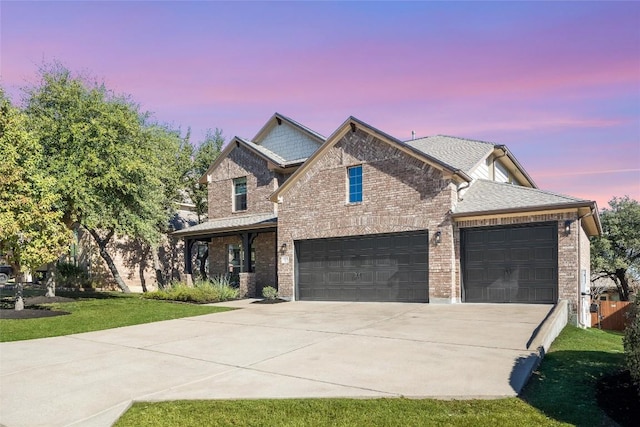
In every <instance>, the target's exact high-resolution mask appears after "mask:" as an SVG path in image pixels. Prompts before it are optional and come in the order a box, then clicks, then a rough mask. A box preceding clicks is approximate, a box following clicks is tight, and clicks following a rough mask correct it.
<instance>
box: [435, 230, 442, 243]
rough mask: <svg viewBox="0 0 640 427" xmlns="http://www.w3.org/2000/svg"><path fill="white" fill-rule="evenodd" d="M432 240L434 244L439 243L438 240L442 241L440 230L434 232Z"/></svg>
mask: <svg viewBox="0 0 640 427" xmlns="http://www.w3.org/2000/svg"><path fill="white" fill-rule="evenodd" d="M434 241H435V242H436V245H439V244H440V242H441V241H442V232H441V231H436V234H435V236H434Z"/></svg>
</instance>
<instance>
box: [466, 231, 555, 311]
mask: <svg viewBox="0 0 640 427" xmlns="http://www.w3.org/2000/svg"><path fill="white" fill-rule="evenodd" d="M461 233H462V234H461V240H462V245H463V259H462V269H463V292H464V301H465V302H519V303H540V304H548V303H554V302H556V301H557V300H558V226H557V224H556V223H546V224H532V225H527V226H509V227H484V228H468V229H463V230H462V232H461Z"/></svg>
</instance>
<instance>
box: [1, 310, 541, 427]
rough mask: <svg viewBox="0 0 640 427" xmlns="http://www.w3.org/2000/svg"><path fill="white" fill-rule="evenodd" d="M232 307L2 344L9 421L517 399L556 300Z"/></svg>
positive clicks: (92, 422) (57, 422) (55, 422)
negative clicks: (282, 405) (208, 403)
mask: <svg viewBox="0 0 640 427" xmlns="http://www.w3.org/2000/svg"><path fill="white" fill-rule="evenodd" d="M226 305H231V306H233V305H235V306H238V307H241V308H242V309H240V310H234V311H230V312H224V313H217V314H210V315H204V316H198V317H191V318H185V319H178V320H170V321H164V322H157V323H150V324H146V325H138V326H129V327H124V328H118V329H111V330H106V331H98V332H90V333H84V334H77V335H70V336H66V337H58V338H45V339H38V340H30V341H19V342H13V343H2V344H0V423H1V424H3V425H5V426H9V427H18V426H31V427H34V426H65V425H78V426H79V425H82V426H109V425H111V424H112V423H113V422H114V421H115V420H116V419H117V418H118V417H119V416H120V415H121V414H122V413H123V412H124V411H125V410H126V409H127V408H128V406H129V405H130V403H131V402H132V401H134V400H152V401H155V400H173V399H228V398H292V397H396V396H408V397H437V398H449V397H455V398H464V399H466V398H476V397H479V398H495V397H502V396H515V395H516V394H517V393H518V392H519V391H520V389H521V388H522V386H523V385H524V383H525V382H526V379H527V378H528V376H529V374H530V372H531V370H532V368H533V367H534V365H535V364H536V363H537V355H538V353H537V349H536V348H535V342H539V338H540V337H538V338H536V340H534V345H531V344H532V343H531V341H532V336H533V335H535V331H536V330H537V328H538V327H539V325H540V324H541V322H542V321H543V319H545V317H546V316H547V314H548V313H549V311H550V310H551V308H552V307H551V306H548V305H516V304H504V305H489V304H456V305H435V304H394V303H320V302H318V303H311V302H307V303H304V302H291V303H281V304H271V305H264V304H249V303H248V302H247V301H238V302H234V303H231V304H226ZM542 330H545V328H542Z"/></svg>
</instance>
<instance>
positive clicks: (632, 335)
mask: <svg viewBox="0 0 640 427" xmlns="http://www.w3.org/2000/svg"><path fill="white" fill-rule="evenodd" d="M624 352H625V355H626V357H625V359H626V362H627V368H628V369H629V372H630V373H631V378H633V381H634V382H635V384H636V385H638V393H640V295H636V298H635V301H634V302H633V304H632V305H631V307H630V310H629V325H628V326H627V328H626V329H625V331H624Z"/></svg>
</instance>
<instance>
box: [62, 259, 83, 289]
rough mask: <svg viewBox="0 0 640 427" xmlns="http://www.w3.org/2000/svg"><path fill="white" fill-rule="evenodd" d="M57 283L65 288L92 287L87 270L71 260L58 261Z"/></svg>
mask: <svg viewBox="0 0 640 427" xmlns="http://www.w3.org/2000/svg"><path fill="white" fill-rule="evenodd" d="M56 271H57V273H58V277H57V282H58V283H57V285H58V286H60V287H64V288H87V287H88V288H91V287H92V286H91V284H90V282H89V274H88V273H87V270H86V269H85V268H84V267H82V266H79V265H75V264H74V263H71V262H62V261H59V262H57V263H56Z"/></svg>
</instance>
